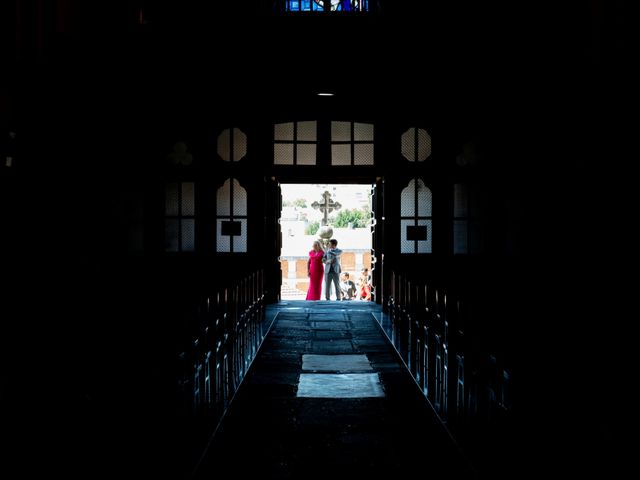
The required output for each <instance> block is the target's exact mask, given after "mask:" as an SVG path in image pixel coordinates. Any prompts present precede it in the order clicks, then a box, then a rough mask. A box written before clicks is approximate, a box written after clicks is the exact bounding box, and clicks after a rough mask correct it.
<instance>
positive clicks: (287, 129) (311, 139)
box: [273, 120, 318, 165]
mask: <svg viewBox="0 0 640 480" xmlns="http://www.w3.org/2000/svg"><path fill="white" fill-rule="evenodd" d="M273 142H274V144H273V164H274V165H315V164H316V158H317V142H318V122H317V121H315V120H312V121H304V122H288V123H276V124H275V125H274V128H273Z"/></svg>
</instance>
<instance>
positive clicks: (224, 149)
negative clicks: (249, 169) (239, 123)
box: [217, 128, 247, 162]
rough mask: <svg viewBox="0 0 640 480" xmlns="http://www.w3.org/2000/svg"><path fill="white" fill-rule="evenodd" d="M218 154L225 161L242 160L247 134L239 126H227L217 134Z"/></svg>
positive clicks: (245, 151)
mask: <svg viewBox="0 0 640 480" xmlns="http://www.w3.org/2000/svg"><path fill="white" fill-rule="evenodd" d="M217 151H218V155H219V156H220V158H222V159H223V160H224V161H225V162H230V161H231V159H232V158H233V161H234V162H237V161H239V160H242V159H243V158H244V157H245V156H246V155H247V135H246V134H245V133H244V132H243V131H242V130H240V129H239V128H227V129H225V130H223V131H222V132H221V133H220V135H218V150H217Z"/></svg>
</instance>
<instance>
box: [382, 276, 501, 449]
mask: <svg viewBox="0 0 640 480" xmlns="http://www.w3.org/2000/svg"><path fill="white" fill-rule="evenodd" d="M385 293H386V295H385V298H384V299H383V308H384V312H385V315H383V317H382V326H383V328H384V330H385V332H386V333H387V335H388V337H389V339H390V340H391V342H392V343H393V345H394V346H395V348H396V349H397V351H398V352H399V354H400V356H401V357H402V359H403V360H404V362H405V364H406V365H407V367H408V369H409V370H410V372H411V374H412V376H413V378H414V379H415V381H416V383H417V384H418V385H419V387H420V389H421V390H422V392H423V394H424V395H425V397H426V398H427V399H428V400H429V402H430V403H431V405H432V406H433V408H434V410H435V411H436V413H437V414H438V416H439V417H440V419H441V421H442V422H443V423H445V424H446V426H447V428H448V429H449V431H450V432H451V434H452V435H453V437H454V438H455V439H456V440H457V441H458V443H459V444H460V445H461V446H462V447H463V448H464V449H465V450H466V451H468V452H471V453H472V456H473V453H474V452H475V453H476V454H477V455H481V453H478V452H481V451H483V448H482V443H483V442H487V441H490V442H492V443H495V441H496V439H501V440H500V441H504V440H505V438H506V435H505V431H504V429H505V428H506V427H507V426H508V425H509V421H510V417H511V409H512V408H511V402H512V400H511V394H510V383H511V376H512V373H511V365H510V363H509V359H508V358H507V356H506V355H505V354H504V353H503V352H504V349H502V348H501V346H500V344H499V342H496V341H493V340H492V338H491V335H486V334H484V332H483V331H482V329H483V328H484V325H485V324H486V321H485V319H484V318H481V317H483V316H484V314H481V313H480V311H478V309H476V306H475V305H474V304H473V301H472V300H471V299H470V298H467V297H466V296H465V294H464V293H462V292H455V291H453V290H451V289H447V288H445V287H442V288H440V287H436V286H432V285H428V284H427V283H425V282H424V281H421V280H420V279H412V278H411V277H410V276H409V275H401V274H397V273H391V275H390V281H389V285H388V290H387V292H385Z"/></svg>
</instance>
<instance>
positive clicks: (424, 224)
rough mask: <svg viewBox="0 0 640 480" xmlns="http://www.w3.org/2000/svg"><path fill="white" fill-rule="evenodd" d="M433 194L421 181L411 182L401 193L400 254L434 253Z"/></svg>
mask: <svg viewBox="0 0 640 480" xmlns="http://www.w3.org/2000/svg"><path fill="white" fill-rule="evenodd" d="M432 210H433V205H432V193H431V189H429V188H428V187H427V186H425V184H424V182H423V181H422V180H421V179H414V180H411V181H409V184H408V185H407V186H406V187H405V188H404V189H403V190H402V192H401V193H400V252H401V253H431V252H432V233H433V231H432V230H433V221H432V219H431V216H432Z"/></svg>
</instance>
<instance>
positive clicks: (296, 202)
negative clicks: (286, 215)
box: [293, 198, 307, 208]
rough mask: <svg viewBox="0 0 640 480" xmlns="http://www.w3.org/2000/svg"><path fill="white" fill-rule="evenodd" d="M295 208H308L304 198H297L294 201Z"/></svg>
mask: <svg viewBox="0 0 640 480" xmlns="http://www.w3.org/2000/svg"><path fill="white" fill-rule="evenodd" d="M293 206H294V207H299V208H307V201H306V200H305V199H304V198H296V199H295V200H294V201H293Z"/></svg>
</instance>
